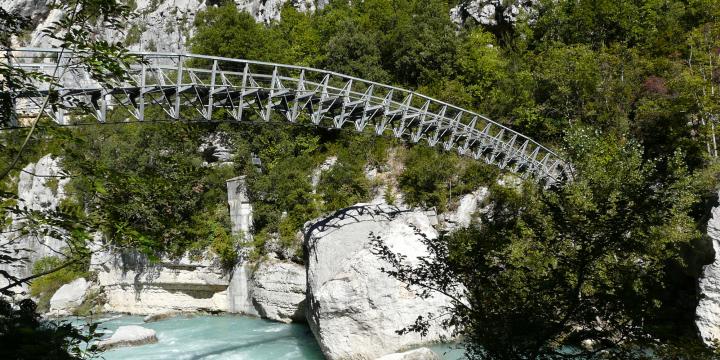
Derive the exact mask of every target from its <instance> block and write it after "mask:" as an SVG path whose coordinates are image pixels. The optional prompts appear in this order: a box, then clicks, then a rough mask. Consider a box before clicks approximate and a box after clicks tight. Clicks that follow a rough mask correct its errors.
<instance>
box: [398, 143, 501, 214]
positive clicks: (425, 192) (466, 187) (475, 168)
mask: <svg viewBox="0 0 720 360" xmlns="http://www.w3.org/2000/svg"><path fill="white" fill-rule="evenodd" d="M439 164H442V166H438V165H439ZM496 176H497V170H496V169H495V168H493V167H490V166H485V165H482V164H480V163H479V162H477V161H474V160H470V159H467V158H461V157H459V156H457V155H455V154H454V153H441V152H439V151H437V150H436V149H431V148H428V147H425V146H414V147H412V148H410V149H409V150H408V154H407V157H406V158H405V169H404V170H403V172H402V174H401V175H400V178H399V179H398V184H399V185H400V189H401V190H402V192H403V194H404V195H405V200H406V201H407V202H408V204H411V205H419V206H425V207H437V208H438V210H439V211H440V212H444V211H445V210H448V206H450V205H451V203H452V202H453V199H454V200H455V201H457V200H458V199H459V197H460V196H462V195H464V194H467V193H470V192H473V191H475V190H477V188H478V187H480V186H488V185H489V184H491V183H492V181H493V180H494V179H495V177H496Z"/></svg>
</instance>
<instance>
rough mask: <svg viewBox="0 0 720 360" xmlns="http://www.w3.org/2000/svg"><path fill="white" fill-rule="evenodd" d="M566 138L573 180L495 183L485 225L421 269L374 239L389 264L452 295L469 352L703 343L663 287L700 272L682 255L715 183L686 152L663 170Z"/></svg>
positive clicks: (532, 353) (636, 350) (627, 146)
mask: <svg viewBox="0 0 720 360" xmlns="http://www.w3.org/2000/svg"><path fill="white" fill-rule="evenodd" d="M568 144H569V145H568V149H567V153H568V154H569V155H570V160H571V162H572V163H573V164H574V166H575V178H574V179H573V181H572V182H570V183H567V184H564V185H563V186H561V187H558V188H552V189H548V190H541V189H538V188H537V187H535V186H534V185H532V184H524V185H521V186H519V187H506V186H494V187H493V188H492V190H491V194H492V195H491V199H490V202H491V204H492V205H491V207H490V210H489V211H488V212H487V213H485V214H483V216H482V221H481V224H480V225H477V226H472V227H470V228H468V229H464V230H459V231H458V232H456V233H454V234H451V235H446V236H444V237H442V238H441V239H440V240H439V241H430V240H426V242H425V243H426V245H427V246H428V249H429V250H430V253H431V254H432V256H431V257H428V258H426V260H425V261H423V262H421V265H418V266H417V267H413V266H410V265H407V264H405V263H403V262H402V259H401V258H400V257H398V256H397V255H395V254H394V253H392V251H391V250H390V249H389V248H387V247H386V246H385V245H384V244H383V242H382V239H377V238H375V239H373V241H374V243H375V246H374V248H375V250H376V252H377V253H378V254H379V255H380V256H381V257H382V258H384V259H385V260H387V261H388V262H389V263H390V264H392V265H393V266H391V267H389V268H388V269H387V270H386V271H387V272H388V273H389V274H390V275H392V276H394V277H396V278H397V279H399V280H401V281H403V282H406V283H408V284H410V285H414V286H420V287H421V288H423V289H424V292H423V293H422V294H423V295H426V294H429V293H431V292H432V291H440V292H441V293H445V294H448V295H450V296H451V297H452V298H453V299H454V305H455V309H454V310H453V311H452V312H451V314H450V315H449V317H448V318H446V319H444V321H443V324H444V325H445V326H457V328H456V330H457V331H458V333H459V334H461V335H463V338H462V339H463V343H464V345H465V346H466V349H467V351H468V356H469V357H470V358H477V359H563V358H567V357H581V358H584V359H592V358H603V357H606V356H608V354H609V356H611V357H615V358H623V359H646V358H648V355H647V353H646V351H647V349H653V351H656V352H662V351H668V349H670V348H672V347H673V346H674V341H678V339H680V338H685V339H691V340H686V343H685V344H683V345H689V344H697V342H698V341H699V340H697V339H696V338H694V331H693V327H692V326H693V325H692V317H691V316H690V317H689V318H688V317H682V316H676V317H670V318H668V317H667V316H664V313H665V312H667V311H668V309H669V308H672V305H674V304H672V305H670V304H668V303H667V302H670V301H672V300H668V297H667V296H666V295H667V294H666V293H665V292H666V291H667V288H666V287H668V284H670V283H671V281H669V280H668V279H669V278H670V277H672V276H675V275H676V274H674V273H673V272H675V271H680V269H685V271H687V272H690V271H691V270H692V269H688V266H689V265H687V264H688V263H689V262H688V261H687V259H685V258H683V256H682V255H681V254H683V253H685V252H687V251H688V250H689V249H692V248H693V246H694V244H695V242H696V241H697V240H698V239H699V238H700V237H701V233H700V231H699V228H698V225H697V224H696V223H695V222H694V220H693V218H692V216H691V212H692V210H693V206H695V205H697V203H698V201H699V199H700V196H698V195H699V194H702V193H703V192H704V191H709V189H711V188H712V187H711V186H708V184H702V183H701V182H700V181H698V179H700V178H701V177H695V176H693V175H692V174H690V173H688V172H687V169H686V168H685V166H684V165H683V163H682V157H681V156H680V154H676V155H674V156H673V157H672V158H670V159H668V160H667V163H668V164H670V165H669V169H670V170H668V171H667V172H658V169H657V168H656V164H655V163H654V162H652V161H647V160H644V159H643V156H642V151H641V148H640V147H639V146H637V145H636V144H633V143H632V142H624V141H618V139H615V138H613V137H607V138H603V137H602V136H598V135H596V134H594V133H593V132H591V131H582V130H581V131H577V132H574V133H573V134H571V135H570V136H569V137H568ZM685 281H687V280H685ZM693 294H694V292H693ZM673 296H679V293H674V295H673ZM669 305H670V306H669ZM689 306H692V305H689ZM681 313H682V312H681ZM674 315H678V314H677V313H675V314H674ZM429 318H430V317H425V318H420V319H418V322H417V323H416V324H415V325H413V326H410V327H409V328H406V329H405V331H408V330H414V331H421V332H422V331H423V330H424V329H426V328H427V326H429V324H430V321H429V320H428V319H429ZM671 324H672V325H671ZM668 328H672V329H673V331H674V332H672V333H669V332H667V329H668ZM698 348H702V347H701V346H698ZM701 353H702V352H701ZM700 355H701V354H698V355H697V356H700ZM706 355H707V354H706ZM692 358H693V359H695V358H700V357H692Z"/></svg>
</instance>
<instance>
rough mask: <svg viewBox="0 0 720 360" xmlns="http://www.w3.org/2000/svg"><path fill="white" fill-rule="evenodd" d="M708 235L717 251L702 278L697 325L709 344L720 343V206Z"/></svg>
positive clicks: (714, 213) (715, 211)
mask: <svg viewBox="0 0 720 360" xmlns="http://www.w3.org/2000/svg"><path fill="white" fill-rule="evenodd" d="M707 233H708V236H709V237H710V240H711V241H712V247H713V250H714V251H715V261H714V262H713V263H712V264H709V265H706V266H705V267H704V269H703V274H702V277H701V278H700V282H699V288H700V301H699V303H698V306H697V309H696V310H695V315H696V316H695V324H696V325H697V328H698V331H699V332H700V337H701V338H702V340H703V341H704V342H705V343H706V344H708V345H713V342H717V341H720V206H717V207H714V208H713V209H712V217H711V218H710V220H709V221H708V224H707Z"/></svg>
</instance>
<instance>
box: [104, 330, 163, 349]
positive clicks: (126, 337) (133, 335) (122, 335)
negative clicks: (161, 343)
mask: <svg viewBox="0 0 720 360" xmlns="http://www.w3.org/2000/svg"><path fill="white" fill-rule="evenodd" d="M156 342H158V339H157V336H156V334H155V330H153V329H148V328H144V327H142V326H137V325H126V326H121V327H119V328H118V329H117V330H116V331H115V333H113V334H112V336H111V337H110V338H109V339H107V340H103V341H100V342H99V343H98V348H99V349H100V350H109V349H112V348H116V347H120V346H138V345H145V344H154V343H156Z"/></svg>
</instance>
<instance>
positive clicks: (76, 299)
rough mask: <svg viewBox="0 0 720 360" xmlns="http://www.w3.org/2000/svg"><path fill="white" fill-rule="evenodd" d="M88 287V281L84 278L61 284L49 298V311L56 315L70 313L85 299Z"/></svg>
mask: <svg viewBox="0 0 720 360" xmlns="http://www.w3.org/2000/svg"><path fill="white" fill-rule="evenodd" d="M89 287H90V283H89V282H87V281H86V280H85V279H84V278H79V279H75V280H73V281H72V282H71V283H69V284H65V285H63V286H61V287H60V288H59V289H58V290H57V291H56V292H55V294H53V296H52V298H50V313H51V314H52V315H58V316H65V315H70V314H72V312H73V310H75V309H76V308H77V307H78V306H80V304H82V303H83V301H84V300H85V294H86V293H87V290H88V288H89Z"/></svg>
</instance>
